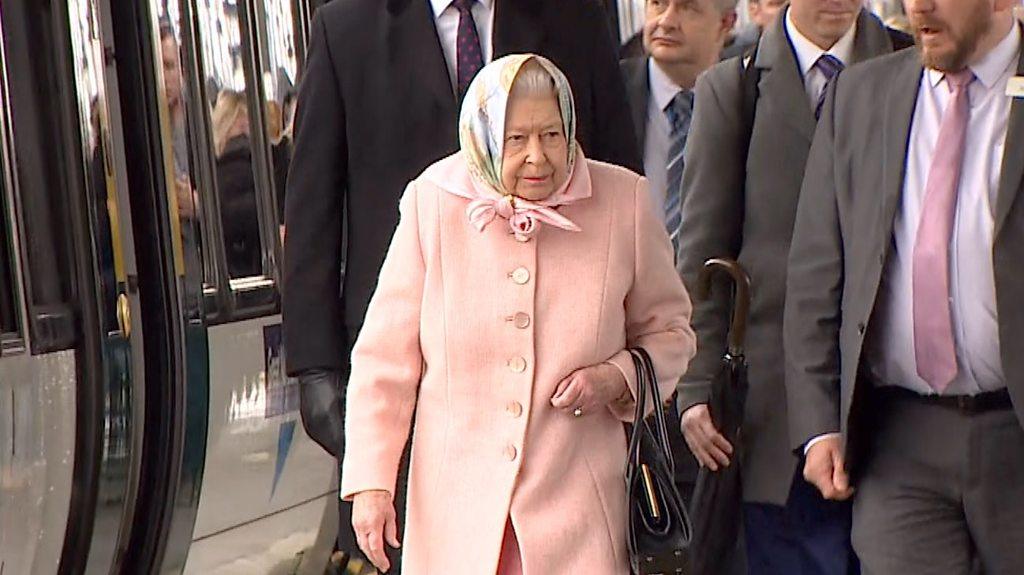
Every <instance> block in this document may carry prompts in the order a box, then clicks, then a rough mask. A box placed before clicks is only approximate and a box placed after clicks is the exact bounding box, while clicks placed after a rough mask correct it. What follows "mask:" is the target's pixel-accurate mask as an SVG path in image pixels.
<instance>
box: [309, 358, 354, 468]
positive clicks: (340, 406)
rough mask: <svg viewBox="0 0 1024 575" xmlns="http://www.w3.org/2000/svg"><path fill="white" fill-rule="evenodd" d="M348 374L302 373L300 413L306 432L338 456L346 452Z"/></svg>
mask: <svg viewBox="0 0 1024 575" xmlns="http://www.w3.org/2000/svg"><path fill="white" fill-rule="evenodd" d="M343 378H344V374H343V373H341V372H338V371H333V370H326V369H310V370H307V371H304V372H302V373H300V374H299V413H300V414H301V415H302V427H304V428H305V429H306V435H309V437H310V438H311V439H312V440H313V441H315V442H317V443H318V444H320V447H323V448H324V449H325V450H327V452H328V453H330V454H331V455H333V456H334V457H335V458H336V459H341V457H342V455H344V453H345V423H344V421H345V389H344V386H343V381H342V380H343Z"/></svg>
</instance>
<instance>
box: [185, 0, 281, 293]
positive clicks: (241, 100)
mask: <svg viewBox="0 0 1024 575" xmlns="http://www.w3.org/2000/svg"><path fill="white" fill-rule="evenodd" d="M239 4H240V2H238V0H209V1H208V2H207V1H204V2H198V3H197V5H198V6H197V7H198V14H197V16H198V21H199V38H200V46H199V47H198V48H199V49H198V52H199V54H200V58H201V61H202V62H201V63H202V69H203V71H204V72H205V78H204V79H203V80H204V82H205V84H206V86H205V88H206V93H207V97H209V98H210V101H209V102H208V103H207V111H208V112H209V114H210V126H211V131H212V134H211V136H212V140H213V152H214V177H215V181H216V190H217V198H218V204H219V205H220V223H221V228H222V230H223V237H224V252H225V257H226V259H227V268H228V275H229V276H230V277H231V278H232V279H237V278H244V277H251V276H261V275H263V272H264V270H263V263H262V262H263V243H262V241H261V232H260V223H259V222H260V217H259V213H260V203H259V202H260V200H259V199H258V198H257V185H258V183H259V182H261V181H262V178H260V177H259V172H258V170H257V169H256V164H255V163H254V156H255V155H256V153H258V152H257V151H256V150H257V148H256V147H255V145H254V138H253V134H252V126H253V125H257V126H258V125H259V124H258V123H257V122H254V121H253V117H252V115H251V113H250V112H251V110H250V106H249V102H250V100H251V98H250V96H252V94H251V93H250V92H251V91H253V90H255V87H254V86H251V85H250V82H249V81H248V79H247V77H246V73H245V68H244V66H245V58H246V51H245V48H244V47H243V44H242V28H241V27H242V26H243V25H244V22H243V19H242V17H241V14H240V11H241V10H240V7H239Z"/></svg>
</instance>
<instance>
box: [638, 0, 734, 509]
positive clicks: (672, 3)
mask: <svg viewBox="0 0 1024 575" xmlns="http://www.w3.org/2000/svg"><path fill="white" fill-rule="evenodd" d="M735 22H736V0H697V1H696V2H691V1H689V0H647V3H646V6H645V19H644V27H643V30H642V35H643V44H644V52H645V53H646V54H649V56H643V57H638V58H630V59H627V60H623V61H622V64H621V66H622V73H623V76H624V77H625V80H626V94H627V95H628V96H629V104H630V108H631V109H632V112H633V126H634V128H636V134H637V142H639V144H640V146H641V149H642V150H643V156H644V174H645V175H646V176H647V179H648V180H649V181H650V187H649V188H648V189H649V190H650V192H651V196H652V199H653V200H654V205H655V206H660V207H661V208H662V216H663V218H664V221H665V225H666V228H668V232H669V234H670V235H671V236H677V235H678V233H679V227H680V217H681V209H682V174H683V148H684V147H685V144H686V138H687V133H688V132H689V129H690V119H691V115H692V112H693V104H694V101H693V86H694V84H695V83H696V82H697V76H699V75H700V74H701V73H703V72H704V71H705V70H707V69H708V68H710V67H711V66H713V65H714V64H715V63H716V62H718V59H719V53H720V52H721V51H722V45H723V43H724V42H725V38H726V36H727V35H728V34H729V30H731V29H732V27H733V24H735ZM676 411H677V410H676V407H675V406H673V407H672V408H671V409H670V410H668V412H669V414H670V415H671V416H672V419H673V420H675V419H678V414H677V412H676ZM670 439H671V440H672V447H673V449H674V450H676V454H675V463H676V484H677V487H678V488H679V489H680V493H681V494H682V495H683V496H684V498H686V499H687V500H689V497H690V494H691V493H692V491H693V484H694V482H695V481H696V479H697V461H696V460H695V459H694V458H693V455H692V454H690V453H689V451H688V450H687V449H686V443H685V441H683V438H682V435H681V433H680V431H679V429H678V428H677V427H676V426H674V425H673V426H672V429H671V430H670Z"/></svg>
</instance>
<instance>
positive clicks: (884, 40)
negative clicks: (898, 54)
mask: <svg viewBox="0 0 1024 575" xmlns="http://www.w3.org/2000/svg"><path fill="white" fill-rule="evenodd" d="M889 52H892V40H891V39H890V38H889V32H887V31H886V29H885V27H884V26H883V25H882V23H881V22H879V21H878V18H875V17H874V16H872V15H871V14H870V13H869V12H868V11H867V10H863V9H862V10H861V11H860V16H858V17H857V35H856V36H855V37H854V39H853V54H852V56H851V57H852V60H853V61H852V62H847V63H846V64H847V65H848V66H852V65H853V64H856V63H857V62H863V61H864V60H870V59H871V58H874V57H876V56H881V55H883V54H888V53H889Z"/></svg>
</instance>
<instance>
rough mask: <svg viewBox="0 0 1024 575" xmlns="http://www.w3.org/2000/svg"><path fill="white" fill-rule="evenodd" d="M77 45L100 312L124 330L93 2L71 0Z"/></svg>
mask: <svg viewBox="0 0 1024 575" xmlns="http://www.w3.org/2000/svg"><path fill="white" fill-rule="evenodd" d="M68 5H69V9H70V12H71V19H70V27H71V30H70V32H71V44H72V51H73V54H74V62H75V91H76V95H77V97H78V107H79V118H80V122H79V124H80V128H81V130H82V145H83V151H84V154H85V185H86V187H87V189H88V192H87V194H86V195H87V197H88V198H89V200H90V201H91V202H92V206H91V212H92V214H93V220H94V225H95V230H94V231H95V235H96V244H97V246H98V249H97V250H96V264H97V268H98V272H99V278H100V298H101V302H102V304H101V306H100V315H101V318H102V322H103V328H104V330H105V331H106V332H108V333H110V332H114V331H117V330H118V329H119V326H118V324H117V313H116V309H117V308H116V300H117V294H118V291H119V287H118V286H119V282H123V281H124V277H125V276H124V268H123V264H122V262H123V259H122V250H121V245H120V241H119V234H118V229H117V222H118V217H117V216H118V205H117V194H116V192H115V187H114V174H113V164H112V150H111V144H110V122H109V120H108V115H107V106H106V89H105V80H104V77H103V59H102V57H101V55H102V54H103V44H102V42H101V40H100V32H99V22H98V19H97V17H98V14H97V12H96V8H95V6H94V3H93V2H92V1H91V0H71V1H70V2H69V3H68Z"/></svg>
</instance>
